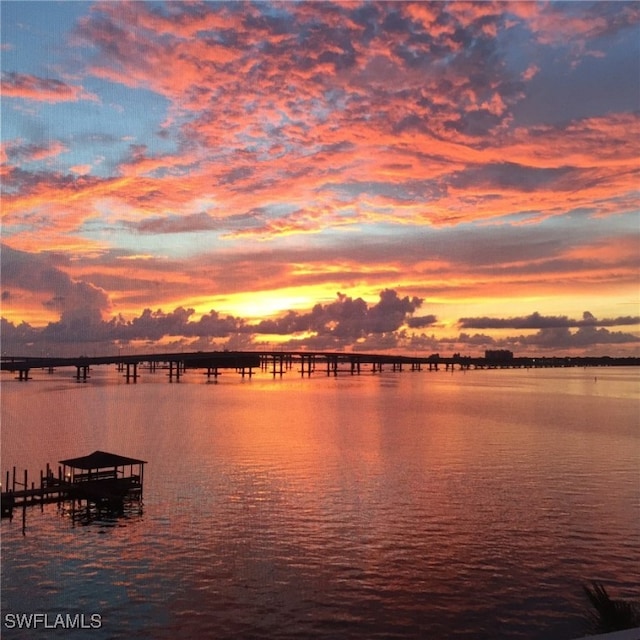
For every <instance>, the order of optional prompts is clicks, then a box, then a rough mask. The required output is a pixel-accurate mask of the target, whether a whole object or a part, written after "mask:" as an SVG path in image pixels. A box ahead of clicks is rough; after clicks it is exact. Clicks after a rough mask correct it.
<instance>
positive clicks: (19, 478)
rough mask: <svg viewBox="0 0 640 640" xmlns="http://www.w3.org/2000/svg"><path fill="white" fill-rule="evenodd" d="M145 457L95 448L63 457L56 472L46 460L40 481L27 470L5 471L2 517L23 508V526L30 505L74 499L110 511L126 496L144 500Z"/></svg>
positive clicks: (119, 505)
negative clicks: (18, 471)
mask: <svg viewBox="0 0 640 640" xmlns="http://www.w3.org/2000/svg"><path fill="white" fill-rule="evenodd" d="M145 464H147V463H146V461H144V460H138V459H136V458H128V457H126V456H121V455H117V454H115V453H108V452H106V451H94V452H93V453H91V454H90V455H87V456H82V457H79V458H69V459H67V460H61V461H60V462H59V464H58V469H57V473H54V472H53V469H52V467H51V466H50V465H49V464H47V466H46V469H44V470H41V471H40V477H39V481H38V483H37V484H36V481H34V480H32V481H31V484H29V475H28V473H27V470H26V469H25V470H24V474H23V475H17V474H16V467H13V472H12V474H10V473H9V471H7V472H6V476H5V483H4V484H3V486H2V492H1V494H0V504H1V512H2V517H3V518H12V517H13V513H14V511H15V510H16V509H22V517H23V530H24V526H25V515H26V509H27V507H32V506H36V505H39V506H40V507H41V508H42V507H44V505H45V504H50V503H57V504H60V503H62V502H67V501H71V502H72V503H73V506H74V509H75V504H76V502H77V503H80V504H81V503H82V502H85V503H86V505H87V507H89V505H94V506H96V507H98V508H100V509H106V510H109V511H113V510H119V509H121V508H122V506H123V504H124V501H125V500H131V499H133V500H135V501H137V502H138V503H141V501H142V489H143V483H144V465H145Z"/></svg>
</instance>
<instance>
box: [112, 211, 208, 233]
mask: <svg viewBox="0 0 640 640" xmlns="http://www.w3.org/2000/svg"><path fill="white" fill-rule="evenodd" d="M124 224H125V226H127V227H129V228H130V229H133V230H134V231H136V232H137V233H142V234H162V233H194V232H196V231H211V230H215V229H220V223H219V221H218V220H217V219H216V218H214V217H213V216H211V215H209V214H208V213H206V212H205V211H201V212H200V213H192V214H188V215H168V216H155V217H153V218H147V219H145V220H141V221H140V222H126V223H124Z"/></svg>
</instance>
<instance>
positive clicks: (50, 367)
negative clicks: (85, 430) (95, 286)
mask: <svg viewBox="0 0 640 640" xmlns="http://www.w3.org/2000/svg"><path fill="white" fill-rule="evenodd" d="M104 365H116V367H117V368H118V371H120V372H122V374H123V376H124V377H125V379H126V381H127V382H136V381H137V379H138V377H139V376H140V369H143V368H145V369H147V370H149V371H152V372H153V371H156V370H157V369H165V370H167V372H168V378H169V381H170V382H172V381H174V380H176V381H179V380H180V378H181V376H182V375H184V374H185V373H186V372H187V371H188V370H190V369H201V370H204V372H205V373H206V375H207V376H208V377H211V376H214V377H217V376H218V375H220V370H222V369H233V370H235V371H237V372H238V373H239V374H240V375H242V376H243V377H244V376H251V375H253V372H254V369H258V370H261V371H266V372H270V373H271V374H272V375H273V376H274V377H275V376H276V375H279V376H282V375H283V374H284V373H285V372H287V371H291V370H293V369H294V368H295V369H296V370H297V371H298V372H299V373H300V374H301V375H302V376H303V377H304V376H305V375H306V376H310V375H311V374H312V373H314V372H325V373H326V375H328V376H331V375H333V376H337V375H338V373H348V374H351V375H359V374H361V373H362V372H365V371H369V372H371V373H377V372H381V371H383V369H384V368H385V367H387V368H390V369H391V370H392V371H403V370H410V371H422V370H423V369H427V370H429V371H433V370H436V371H437V370H438V369H440V368H444V369H452V370H453V369H454V368H455V367H458V368H460V369H471V368H474V369H485V368H539V367H587V366H589V367H594V366H640V358H612V357H607V356H605V357H541V358H533V357H526V358H513V357H511V358H503V359H500V358H498V359H496V358H488V357H470V356H460V355H454V356H452V357H442V356H440V355H439V354H432V355H429V356H415V355H414V356H408V355H392V354H373V353H353V352H326V351H194V352H180V353H147V354H135V355H131V354H129V355H122V354H119V355H105V356H77V357H50V356H46V357H45V356H43V357H37V356H36V357H33V356H3V357H2V358H0V370H1V371H9V372H14V373H16V374H17V379H18V380H20V381H25V382H26V381H27V380H29V379H30V373H32V372H33V371H36V370H44V371H48V372H53V371H54V370H55V369H59V368H75V370H76V375H75V377H76V380H78V381H83V382H84V381H86V380H87V379H88V378H89V371H90V369H91V368H92V367H97V366H104Z"/></svg>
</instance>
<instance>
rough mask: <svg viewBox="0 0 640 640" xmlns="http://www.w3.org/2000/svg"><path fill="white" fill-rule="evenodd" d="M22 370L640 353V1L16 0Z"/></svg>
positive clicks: (7, 342) (8, 178)
mask: <svg viewBox="0 0 640 640" xmlns="http://www.w3.org/2000/svg"><path fill="white" fill-rule="evenodd" d="M1 11H2V16H1V17H2V52H1V53H2V129H1V131H2V152H1V162H2V174H1V178H2V252H1V257H2V272H1V285H2V318H3V319H2V349H3V352H4V353H10V354H12V355H27V354H33V353H35V354H44V353H47V354H51V355H54V354H63V353H70V354H78V353H92V354H93V353H95V354H100V353H101V352H113V350H114V349H118V348H127V349H131V350H134V349H136V350H145V349H146V350H152V349H159V348H162V349H164V350H167V349H172V348H185V349H186V348H188V349H194V350H195V349H214V348H245V349H255V348H263V347H269V348H271V347H274V348H275V347H277V348H295V349H300V348H308V349H314V350H320V349H330V350H343V349H344V350H352V349H353V350H372V351H380V352H383V351H393V352H398V353H405V352H407V353H410V354H414V353H418V354H423V353H424V354H426V355H428V354H430V353H435V352H438V353H440V354H441V355H450V354H451V353H452V352H454V351H460V352H462V353H464V354H469V355H477V354H481V353H482V352H483V351H484V349H494V348H508V349H511V350H513V351H514V353H515V354H516V355H530V354H536V353H540V354H545V355H548V354H551V353H552V354H559V355H563V354H568V355H571V354H597V355H602V354H609V355H640V317H639V316H640V309H639V304H640V298H639V277H638V276H639V273H640V271H639V268H640V264H639V263H640V240H639V234H638V232H639V223H640V216H639V208H640V205H639V202H640V199H639V189H640V179H639V178H640V171H639V158H640V125H639V110H640V44H639V43H640V4H639V3H637V2H566V3H565V2H558V3H532V2H513V3H493V2H479V3H467V2H417V3H410V2H387V3H375V2H338V3H329V2H274V3H271V2H255V3H241V2H228V3H227V2H211V3H208V2H207V3H202V2H175V3H159V2H131V3H129V2H115V1H109V2H96V3H92V2H53V1H51V2H2V4H1Z"/></svg>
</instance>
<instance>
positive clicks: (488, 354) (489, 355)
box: [484, 349, 513, 364]
mask: <svg viewBox="0 0 640 640" xmlns="http://www.w3.org/2000/svg"><path fill="white" fill-rule="evenodd" d="M484 359H485V360H486V361H487V362H488V363H490V364H504V363H506V362H511V361H512V360H513V351H508V350H507V349H495V350H487V351H485V352H484Z"/></svg>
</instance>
